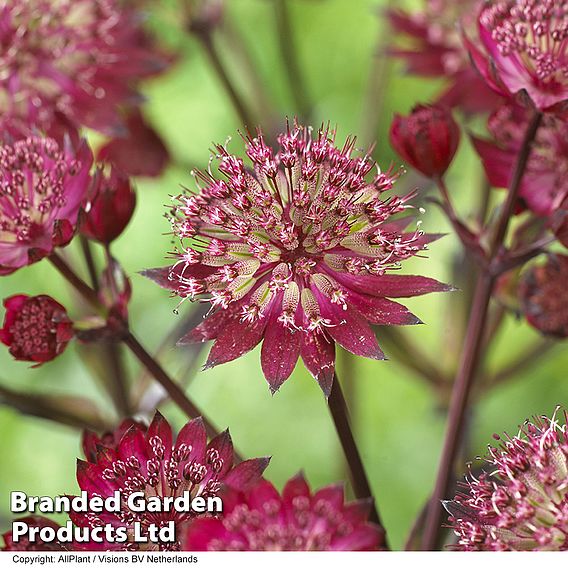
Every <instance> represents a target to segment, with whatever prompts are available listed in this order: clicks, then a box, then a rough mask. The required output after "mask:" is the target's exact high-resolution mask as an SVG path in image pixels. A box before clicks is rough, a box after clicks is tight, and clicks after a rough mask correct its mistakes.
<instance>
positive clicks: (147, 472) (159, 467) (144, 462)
mask: <svg viewBox="0 0 568 568" xmlns="http://www.w3.org/2000/svg"><path fill="white" fill-rule="evenodd" d="M120 429H121V427H119V430H120ZM118 435H119V433H117V434H115V435H114V440H113V446H114V447H112V446H111V445H109V446H106V447H103V446H96V447H95V448H93V447H92V445H90V444H89V446H88V454H89V455H88V458H89V459H90V460H91V461H89V462H85V461H81V460H79V461H78V462H77V481H78V483H79V487H80V488H81V490H83V491H87V493H88V494H89V495H91V496H92V495H94V494H97V495H100V496H102V497H103V498H105V497H109V496H111V495H113V494H114V492H115V491H119V492H120V494H121V497H122V503H123V508H122V509H121V511H120V512H118V513H103V514H100V515H94V514H84V515H83V514H77V513H72V514H71V515H70V516H71V518H72V520H73V522H74V523H75V524H76V525H77V526H79V527H85V526H89V527H95V526H99V525H100V524H101V523H111V524H112V525H113V526H115V527H118V526H126V527H132V526H133V523H137V522H139V523H141V529H142V532H143V533H144V534H146V530H147V527H148V525H149V524H151V523H153V524H157V525H159V526H167V523H168V522H169V521H173V522H175V526H176V534H177V535H178V540H179V538H180V535H181V534H182V532H183V529H184V527H185V526H186V525H187V524H188V523H189V522H191V521H193V519H194V518H195V515H194V513H192V512H191V511H189V512H183V513H182V512H177V511H175V510H174V511H171V512H161V513H152V512H144V513H136V512H134V511H131V510H130V509H129V508H128V507H127V504H126V503H127V498H128V496H129V495H131V494H132V493H134V492H143V493H144V494H145V495H146V496H147V497H155V496H158V497H160V498H162V499H163V498H164V497H179V496H182V495H183V493H184V491H189V492H190V494H191V498H192V499H193V498H194V497H197V496H201V497H212V496H215V495H217V494H218V493H219V491H220V490H221V489H222V487H224V486H228V487H233V488H235V489H238V490H245V489H247V488H248V486H249V484H252V483H256V482H257V481H258V480H259V479H260V477H261V475H262V473H263V471H264V470H265V468H266V466H267V465H268V461H269V460H268V458H259V459H252V460H247V461H243V462H241V463H239V464H238V465H236V466H233V457H234V456H233V444H232V442H231V437H230V436H229V433H228V432H224V433H222V434H220V435H219V436H217V437H216V438H214V439H213V440H211V441H210V442H209V443H207V435H206V433H205V427H204V425H203V422H202V420H201V419H196V420H192V421H191V422H188V423H187V424H186V425H185V426H184V427H183V428H182V429H181V430H180V432H179V434H178V436H177V439H175V440H174V436H173V433H172V429H171V427H170V425H169V423H168V422H167V421H166V420H165V419H164V417H163V416H162V415H161V414H159V413H156V416H155V417H154V420H153V421H152V423H151V424H150V426H149V427H148V429H147V430H146V431H145V430H144V429H143V428H141V427H140V426H139V425H137V424H134V425H133V426H132V427H131V428H129V429H128V430H127V431H126V432H125V433H124V434H122V437H121V438H120V441H118V443H116V440H117V439H118ZM93 450H94V451H96V455H94V454H93ZM78 546H80V545H78ZM84 546H85V549H99V548H100V549H103V550H107V549H114V550H116V549H125V550H137V549H139V548H150V549H161V550H179V542H177V543H163V544H162V545H160V544H158V543H151V542H149V543H147V544H141V543H135V542H128V543H110V542H105V543H102V544H97V543H88V544H87V543H86V544H85V545H84Z"/></svg>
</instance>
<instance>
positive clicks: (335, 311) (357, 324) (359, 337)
mask: <svg viewBox="0 0 568 568" xmlns="http://www.w3.org/2000/svg"><path fill="white" fill-rule="evenodd" d="M320 310H321V314H322V316H323V317H324V318H328V319H329V320H331V325H330V327H328V328H327V329H326V331H327V333H329V335H331V337H333V339H335V341H336V342H337V343H339V345H341V347H343V348H344V349H347V351H349V352H351V353H353V354H354V355H359V356H361V357H369V358H370V359H377V360H379V361H380V360H383V359H384V358H385V355H384V353H383V352H382V351H381V348H380V347H379V344H378V342H377V337H376V336H375V334H374V333H373V330H372V329H371V328H370V327H369V325H368V324H367V322H366V321H365V320H364V319H363V318H362V317H361V316H360V315H359V314H358V313H357V312H356V311H355V310H353V309H350V308H347V309H343V306H340V305H339V304H332V303H331V302H322V303H321V304H320Z"/></svg>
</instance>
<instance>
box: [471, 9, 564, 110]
mask: <svg viewBox="0 0 568 568" xmlns="http://www.w3.org/2000/svg"><path fill="white" fill-rule="evenodd" d="M479 38H480V42H481V44H482V45H483V46H484V48H485V51H486V54H487V55H485V54H483V53H481V52H480V51H479V50H478V49H477V48H473V49H472V55H473V57H474V60H475V62H476V64H477V65H478V67H479V69H480V71H481V72H482V73H483V74H484V75H485V77H486V79H487V80H488V81H489V83H490V85H491V86H493V88H495V89H496V90H498V91H499V92H500V93H501V94H503V95H508V96H515V95H517V94H519V93H524V94H526V95H527V96H528V97H529V98H530V99H531V100H532V102H533V103H534V105H535V106H536V107H537V108H539V109H540V110H548V109H553V108H554V107H557V106H558V105H559V104H560V103H563V102H565V101H566V100H567V99H568V47H567V46H568V42H567V41H566V40H567V39H568V2H566V1H565V0H561V1H559V0H491V1H489V2H486V3H485V4H484V5H483V8H482V10H481V12H480V15H479ZM471 47H473V46H471Z"/></svg>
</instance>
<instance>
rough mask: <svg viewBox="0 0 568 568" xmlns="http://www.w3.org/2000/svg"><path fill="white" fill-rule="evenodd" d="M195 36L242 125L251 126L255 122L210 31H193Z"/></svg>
mask: <svg viewBox="0 0 568 568" xmlns="http://www.w3.org/2000/svg"><path fill="white" fill-rule="evenodd" d="M195 37H197V39H198V40H199V41H200V42H201V45H202V46H203V49H204V51H205V54H206V55H207V57H208V59H209V62H210V63H211V65H212V67H213V69H214V70H215V73H216V74H217V76H218V77H219V80H220V81H221V83H222V84H223V87H224V89H225V91H226V92H227V95H228V96H229V98H230V99H231V103H232V104H233V107H234V108H235V111H236V112H237V114H238V116H239V118H240V120H241V122H242V124H243V126H248V127H250V128H252V127H253V126H254V124H255V121H254V119H253V117H252V114H251V113H250V111H249V109H248V107H247V105H246V104H245V102H244V101H243V99H242V97H241V95H240V94H239V93H238V91H237V89H236V88H235V86H234V85H233V82H232V80H231V78H230V77H229V74H228V73H227V70H226V69H225V65H224V64H223V62H222V61H221V58H220V57H219V53H218V51H217V48H216V47H215V44H214V42H213V38H212V37H211V33H210V32H208V31H204V32H195Z"/></svg>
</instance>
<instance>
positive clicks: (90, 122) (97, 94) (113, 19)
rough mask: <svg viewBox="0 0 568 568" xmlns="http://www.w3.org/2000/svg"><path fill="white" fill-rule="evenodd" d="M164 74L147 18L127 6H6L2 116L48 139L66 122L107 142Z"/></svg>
mask: <svg viewBox="0 0 568 568" xmlns="http://www.w3.org/2000/svg"><path fill="white" fill-rule="evenodd" d="M163 66H164V60H163V58H162V57H161V56H159V55H157V54H155V53H152V51H151V50H150V49H149V46H148V41H147V38H146V37H145V35H144V32H143V31H142V28H141V26H140V16H139V14H137V13H136V12H135V11H133V10H132V9H130V8H128V7H127V6H126V2H122V1H121V0H58V1H57V2H51V1H45V0H26V1H22V0H5V1H4V2H2V5H1V6H0V67H1V68H2V75H1V76H0V115H2V120H9V121H11V122H12V123H13V122H15V121H18V120H19V121H21V122H22V123H24V124H25V123H32V124H35V125H37V126H38V127H39V128H41V129H42V130H45V131H48V132H49V131H51V128H52V127H55V128H57V127H58V123H59V122H61V120H63V121H65V122H66V123H70V124H71V125H74V126H76V127H79V126H88V127H90V128H94V129H96V130H100V131H101V132H104V133H106V134H111V135H112V134H115V133H116V132H117V131H118V130H119V129H121V119H120V115H119V106H120V105H132V104H133V103H137V102H139V99H140V97H139V95H138V93H137V92H136V90H135V87H136V85H135V83H136V82H137V81H138V80H139V79H141V78H144V77H147V76H149V75H152V74H154V73H156V71H158V70H160V69H161V68H163Z"/></svg>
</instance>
